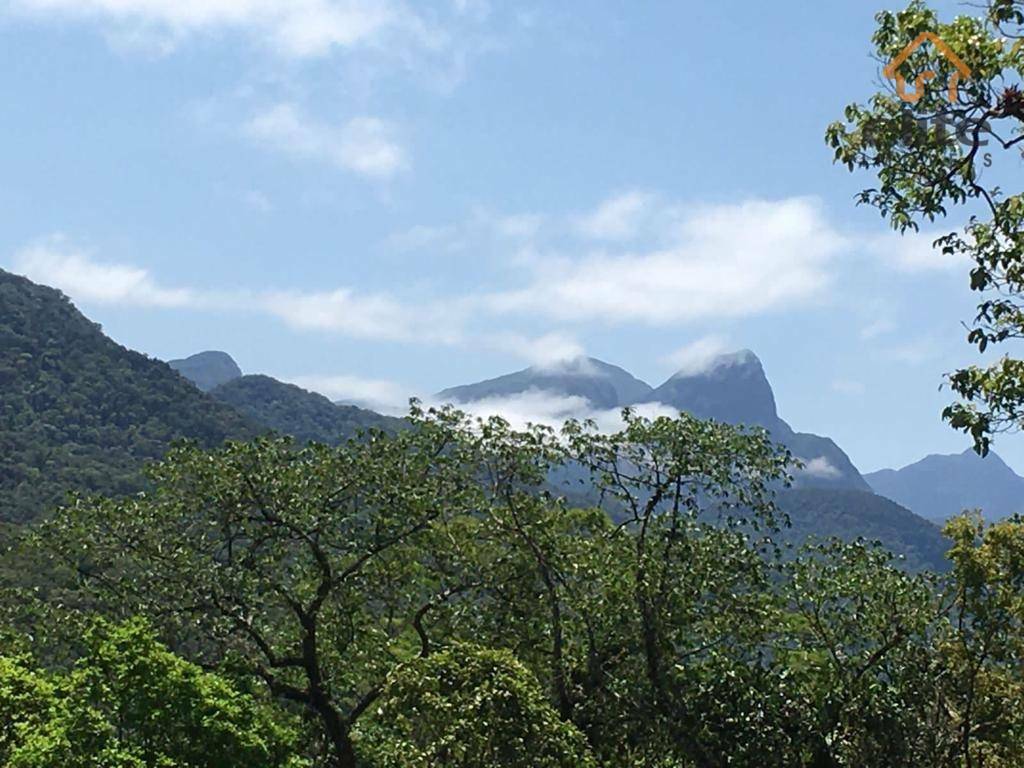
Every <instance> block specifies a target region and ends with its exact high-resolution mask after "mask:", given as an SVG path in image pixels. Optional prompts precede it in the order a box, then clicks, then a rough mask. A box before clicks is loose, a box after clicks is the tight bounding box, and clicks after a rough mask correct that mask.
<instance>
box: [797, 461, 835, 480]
mask: <svg viewBox="0 0 1024 768" xmlns="http://www.w3.org/2000/svg"><path fill="white" fill-rule="evenodd" d="M800 460H801V461H802V462H803V463H804V466H803V468H802V469H801V470H800V474H802V475H809V476H811V477H817V478H821V479H824V480H828V479H832V478H835V477H840V476H841V475H842V474H843V473H842V472H840V471H839V470H838V469H836V467H835V466H834V465H833V464H832V462H830V461H829V460H828V459H827V458H825V457H824V456H818V457H816V458H813V459H800Z"/></svg>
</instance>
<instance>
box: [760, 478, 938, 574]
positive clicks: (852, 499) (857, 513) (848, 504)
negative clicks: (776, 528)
mask: <svg viewBox="0 0 1024 768" xmlns="http://www.w3.org/2000/svg"><path fill="white" fill-rule="evenodd" d="M778 505H779V507H780V509H782V510H783V511H785V512H786V513H787V514H788V515H789V518H790V521H791V523H792V528H791V529H789V530H788V531H787V532H786V535H785V538H786V539H788V540H790V541H793V542H795V543H799V542H802V541H804V540H806V539H807V537H808V536H814V537H817V538H819V539H820V538H824V537H828V536H836V537H839V538H841V539H844V540H847V541H852V540H854V539H857V538H864V539H867V540H869V541H876V540H877V541H880V542H881V543H882V544H883V545H884V546H885V548H886V549H888V550H889V551H890V552H892V553H894V554H897V555H903V556H904V557H906V559H907V565H908V566H909V567H910V568H912V569H922V568H927V569H930V570H934V571H944V570H946V568H947V567H948V564H947V562H946V558H945V553H946V550H948V549H949V543H948V542H947V541H946V539H945V538H943V536H942V533H941V531H940V530H939V528H938V526H936V525H935V524H933V523H930V522H928V521H927V520H925V519H923V518H921V517H919V516H918V515H915V514H914V513H913V512H911V511H910V510H908V509H904V508H903V507H901V506H900V505H898V504H896V503H895V502H893V501H890V500H889V499H885V498H882V497H881V496H877V495H875V494H872V493H869V492H867V491H857V490H849V489H839V488H828V489H826V488H796V489H791V490H788V491H783V492H782V493H780V494H779V496H778Z"/></svg>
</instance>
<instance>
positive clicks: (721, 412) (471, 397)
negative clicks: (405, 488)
mask: <svg viewBox="0 0 1024 768" xmlns="http://www.w3.org/2000/svg"><path fill="white" fill-rule="evenodd" d="M531 391H540V392H550V393H552V394H554V395H558V396H561V397H581V398H585V399H586V400H588V401H589V402H590V404H591V405H592V406H593V407H594V408H596V409H602V410H607V409H612V408H619V407H623V406H627V405H640V404H648V403H661V404H664V405H668V406H670V407H672V408H675V409H677V410H679V411H684V412H686V413H690V414H692V415H694V416H697V417H698V418H703V419H717V420H719V421H724V422H728V423H730V424H747V425H750V426H761V427H765V428H766V429H767V430H768V431H769V432H770V433H771V435H772V437H773V438H774V439H775V440H777V441H778V442H780V443H782V444H783V445H785V446H787V447H788V448H789V449H790V451H792V453H793V455H794V456H796V457H797V458H799V459H801V460H802V461H803V463H804V465H805V467H804V469H803V470H801V471H799V472H798V473H797V477H796V482H797V485H799V486H806V487H826V488H850V489H854V490H860V491H870V490H871V488H870V486H869V485H868V484H867V482H865V480H864V478H862V477H861V475H860V472H858V471H857V468H856V467H855V466H854V465H853V462H851V461H850V458H849V457H848V456H847V455H846V453H845V452H843V450H842V449H841V448H839V446H837V445H836V444H835V443H834V442H833V441H832V440H830V439H829V438H827V437H821V436H819V435H813V434H809V433H803V432H796V431H794V430H793V429H792V427H790V426H789V424H787V423H786V422H785V421H783V420H782V419H781V418H779V415H778V413H777V411H776V405H775V394H774V392H773V391H772V387H771V384H770V383H769V382H768V378H767V376H766V375H765V372H764V367H763V366H762V364H761V361H760V360H759V359H758V357H757V355H755V354H754V353H753V352H751V351H750V350H749V349H744V350H740V351H739V352H734V353H731V354H727V355H719V356H717V357H715V358H713V359H711V360H709V361H707V362H706V364H704V365H702V366H701V367H700V370H698V371H689V372H685V371H681V372H679V373H676V374H675V375H673V376H672V377H671V378H669V379H668V381H666V382H665V383H664V384H662V385H661V386H659V387H657V388H653V387H651V386H650V385H648V384H647V383H646V382H644V381H641V380H640V379H638V378H636V377H635V376H633V375H632V374H631V373H629V372H628V371H626V370H624V369H622V368H620V367H618V366H615V365H611V364H609V363H606V362H603V361H601V360H597V359H595V358H592V357H591V358H580V359H578V360H575V361H571V362H567V363H563V364H561V365H558V366H552V367H547V368H543V367H533V368H526V369H524V370H522V371H516V372H515V373H510V374H507V375H505V376H499V377H497V378H494V379H488V380H486V381H481V382H478V383H476V384H467V385H464V386H459V387H452V388H450V389H446V390H444V391H442V392H440V393H438V395H437V397H438V398H439V399H440V400H442V401H445V402H454V403H456V404H459V403H462V404H467V403H472V402H478V401H481V400H488V399H492V398H501V397H511V396H515V395H519V394H525V393H528V392H531Z"/></svg>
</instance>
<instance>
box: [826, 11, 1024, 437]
mask: <svg viewBox="0 0 1024 768" xmlns="http://www.w3.org/2000/svg"><path fill="white" fill-rule="evenodd" d="M877 21H878V29H877V31H876V32H875V34H874V37H873V43H874V46H875V54H876V56H877V57H878V59H879V61H881V62H883V63H885V64H888V63H889V62H892V61H894V60H895V59H896V57H897V56H899V55H900V53H901V51H903V50H904V48H905V47H906V46H908V45H910V44H911V43H913V42H914V41H915V40H917V39H918V37H919V35H921V34H922V33H931V34H933V35H937V36H938V37H939V38H940V39H941V40H942V41H943V42H944V43H945V44H946V45H947V46H948V47H949V49H951V50H952V51H953V52H954V54H955V55H956V56H958V57H959V58H960V60H961V61H962V62H963V64H964V65H966V66H967V67H968V68H969V69H970V75H969V76H968V77H960V79H959V83H958V89H957V93H956V99H955V100H950V94H949V93H948V87H947V85H948V83H949V82H950V78H951V77H953V76H954V74H955V73H956V65H955V63H954V62H953V61H951V60H950V59H949V58H947V57H944V56H943V55H941V54H940V53H939V52H937V51H936V50H934V49H933V48H931V47H930V46H928V45H925V46H923V47H921V48H919V49H917V50H916V51H915V52H914V53H913V54H912V55H911V56H910V57H909V58H908V59H907V60H906V61H905V62H904V63H903V64H902V65H901V66H900V68H899V72H900V74H901V75H902V76H903V77H904V78H905V80H906V82H907V83H908V84H909V83H915V82H918V87H919V88H921V87H923V93H920V94H918V95H919V96H920V98H918V99H917V100H916V101H913V102H909V101H906V100H904V99H902V98H900V96H899V95H898V94H897V93H896V92H894V90H893V89H891V88H890V89H887V90H882V91H880V92H878V93H876V94H875V95H874V96H872V97H871V99H870V100H869V101H868V102H867V104H863V105H862V104H851V105H850V106H848V107H847V108H846V111H845V115H844V119H843V120H842V121H839V122H836V123H833V124H832V125H831V126H829V128H828V131H827V134H826V140H827V142H828V144H829V145H830V146H831V147H832V148H833V149H834V151H835V159H836V161H837V162H839V163H842V164H843V165H845V166H846V167H847V168H849V169H850V170H851V171H852V170H857V169H863V170H868V171H870V172H872V173H874V174H875V175H877V178H878V185H877V186H876V187H872V188H868V189H865V190H864V191H863V192H862V193H861V194H860V196H859V202H861V203H864V204H868V205H871V206H874V207H876V208H877V209H878V210H879V211H880V213H881V214H882V215H883V216H884V217H885V218H887V219H888V221H889V223H890V224H891V225H892V226H893V227H894V228H895V229H897V230H899V231H900V232H905V231H907V230H917V229H918V228H919V226H920V224H921V223H922V222H923V221H934V220H936V219H941V218H944V217H946V216H947V215H948V214H952V212H953V210H954V209H958V210H960V211H961V212H962V215H963V217H964V218H966V219H968V223H967V225H966V226H965V227H964V229H963V230H962V231H959V232H952V233H950V234H948V235H946V236H944V237H942V238H940V239H939V240H938V241H937V242H936V247H938V248H941V249H942V251H943V252H944V253H946V254H955V255H961V256H964V257H965V258H966V259H967V260H969V261H971V262H973V265H974V266H973V269H972V270H971V288H972V289H973V290H975V291H978V292H979V293H980V294H981V301H980V303H979V306H978V314H977V317H976V318H975V322H974V326H973V327H972V328H971V330H970V333H969V335H968V340H969V342H970V343H972V344H974V345H976V346H977V348H978V349H979V350H980V351H982V352H984V351H985V350H986V349H987V348H988V347H989V346H991V345H994V344H999V343H1001V342H1005V341H1007V340H1012V339H1019V338H1021V337H1022V336H1024V299H1022V296H1024V228H1022V224H1024V192H1022V191H1020V190H1013V189H1011V190H1004V189H1003V188H1001V186H1000V184H999V179H1000V178H1001V175H1002V176H1003V177H1005V178H1009V179H1012V178H1013V176H1012V175H1008V174H1006V169H1009V170H1010V172H1011V173H1013V172H1014V170H1015V169H1016V168H1017V164H1018V163H1019V160H1020V152H1021V151H1022V150H1024V131H1022V129H1024V92H1022V91H1021V89H1020V86H1019V80H1020V77H1021V75H1022V74H1024V45H1021V44H1020V39H1021V35H1022V32H1024V3H1022V2H1021V0H990V2H989V4H988V6H987V13H986V14H985V15H984V16H982V17H977V18H976V17H970V16H960V17H957V18H956V19H954V20H953V21H951V22H949V23H942V22H940V21H939V19H938V16H937V14H936V13H935V11H933V10H932V9H930V8H929V7H928V6H927V5H926V4H925V3H923V2H920V0H914V2H912V3H910V5H909V6H908V7H907V8H906V9H905V10H903V11H899V12H889V11H885V12H882V13H879V14H878V16H877ZM928 72H932V73H934V75H935V76H934V78H933V79H931V80H927V79H925V80H921V78H927V77H928V75H927V74H926V73H928ZM911 87H912V86H911ZM990 166H991V167H990ZM949 382H950V384H951V386H952V389H953V390H954V391H955V392H956V393H958V394H959V395H960V396H961V398H962V399H961V401H960V402H957V403H954V404H952V405H950V406H949V407H948V408H946V410H945V411H944V414H943V415H944V417H945V418H946V419H947V420H948V421H949V422H950V424H951V425H953V426H954V427H955V428H957V429H961V430H964V431H965V432H968V433H969V434H970V435H972V437H973V438H974V441H975V447H976V449H977V450H978V451H979V452H981V453H982V454H984V453H985V452H987V451H988V448H989V444H990V442H991V439H992V436H993V435H994V434H995V433H998V432H1000V431H1007V430H1017V429H1020V428H1021V426H1024V362H1022V361H1021V360H1018V359H1014V358H1012V357H1009V356H1004V357H1003V358H1002V359H1000V360H999V361H997V362H995V363H993V364H991V365H989V366H987V367H986V366H970V367H967V368H964V369H962V370H959V371H956V372H955V373H953V374H951V375H950V377H949Z"/></svg>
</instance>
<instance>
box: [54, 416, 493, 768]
mask: <svg viewBox="0 0 1024 768" xmlns="http://www.w3.org/2000/svg"><path fill="white" fill-rule="evenodd" d="M420 415H421V416H422V414H420ZM475 439H476V438H475V437H474V436H473V435H472V434H470V433H469V432H468V430H466V429H465V425H464V424H463V423H462V417H461V416H457V415H455V414H452V413H448V412H445V413H441V414H437V415H436V418H420V420H419V422H418V429H416V430H410V431H404V432H401V433H399V434H398V435H395V436H386V435H384V434H382V433H374V434H372V435H370V436H368V438H367V439H360V440H352V441H350V442H348V443H346V444H345V445H343V446H342V447H340V448H338V449H333V448H329V447H327V446H322V445H311V446H309V447H307V448H305V449H303V450H297V449H296V448H295V447H294V446H293V444H292V443H291V442H290V441H289V440H286V439H281V440H277V439H260V440H256V441H253V442H251V443H246V444H232V445H229V446H227V447H226V448H224V449H222V450H220V451H217V452H213V453H206V452H204V451H202V450H200V449H198V448H196V447H193V446H187V445H186V446H181V447H179V448H178V449H176V450H175V451H172V452H171V453H170V454H169V456H168V458H167V459H166V460H165V461H164V462H162V463H161V464H158V465H156V466H154V467H153V468H152V470H151V473H150V474H151V479H152V482H153V484H154V486H155V489H156V490H155V492H154V493H152V494H143V495H139V496H137V497H134V498H131V499H127V500H107V499H91V500H86V499H79V500H78V501H77V503H75V504H74V505H72V506H70V507H68V508H66V509H63V510H61V511H60V512H59V513H58V514H57V515H55V517H54V519H53V520H52V521H50V522H49V523H48V524H47V525H46V526H45V527H44V529H43V531H42V536H43V539H42V544H43V547H44V549H45V550H47V551H50V552H52V553H54V554H59V555H60V556H61V557H63V559H64V560H65V561H66V562H68V563H70V564H72V565H73V566H74V567H77V568H78V569H79V570H80V571H81V573H82V574H83V576H85V577H86V583H87V585H88V586H89V587H90V588H93V589H94V590H95V599H96V600H97V601H99V603H100V604H105V605H106V606H107V610H108V611H110V612H114V613H115V614H116V613H125V612H127V613H128V614H135V613H138V614H140V615H145V616H148V617H150V618H151V619H152V620H153V621H154V622H158V623H159V625H160V626H161V627H162V629H163V631H164V632H165V633H167V635H168V636H169V637H171V638H173V639H175V642H176V643H178V644H180V645H181V646H182V647H186V648H189V649H190V650H191V651H192V652H193V653H198V654H200V655H201V656H202V657H203V658H204V659H205V660H206V661H207V662H211V663H217V662H218V661H221V660H223V659H225V658H229V657H230V658H231V660H232V661H233V662H234V663H236V664H241V665H242V666H243V667H244V669H245V670H246V671H247V672H248V673H250V674H252V675H254V676H257V677H259V678H260V679H262V680H263V681H264V682H265V684H266V685H267V686H268V687H269V689H270V691H271V692H272V693H273V694H274V695H275V696H276V697H278V698H280V699H282V700H285V701H288V702H292V703H294V704H299V705H302V706H304V707H306V708H308V709H309V710H310V711H311V712H312V713H313V714H314V715H315V716H316V717H317V718H319V721H320V724H321V728H322V733H323V734H324V739H325V742H326V744H327V745H328V746H329V750H330V751H331V753H332V754H333V760H334V762H335V763H336V764H337V765H339V766H343V767H344V768H350V767H351V766H354V765H355V753H354V750H353V747H352V742H351V738H350V732H351V727H352V724H353V723H354V722H355V721H356V720H357V719H358V717H359V716H360V715H361V714H362V713H363V712H364V711H365V709H366V708H367V707H368V706H369V705H370V704H371V703H372V701H373V700H374V699H375V698H376V696H377V695H378V693H379V684H380V683H381V682H382V681H383V679H384V677H385V676H386V674H387V673H388V672H389V671H390V669H391V668H393V666H394V665H395V664H396V663H397V661H398V660H400V659H401V658H402V654H401V652H400V649H399V648H398V646H399V645H400V641H401V639H402V637H403V636H407V635H411V634H412V632H413V630H412V625H411V622H412V619H413V618H414V616H415V615H416V611H417V610H418V608H419V607H420V605H421V603H424V602H429V599H430V596H429V595H428V594H424V592H425V591H428V590H430V589H432V585H431V584H430V583H429V579H426V578H421V577H420V573H421V571H422V570H423V562H424V560H425V559H426V558H428V557H429V551H428V550H429V546H430V544H431V543H432V542H435V541H438V540H440V539H439V537H437V536H433V535H432V533H431V531H432V529H433V528H436V527H440V526H444V525H445V524H446V523H447V521H449V520H450V519H452V518H453V517H455V516H458V515H460V514H468V513H470V512H471V511H472V510H474V509H478V508H479V506H480V505H479V499H478V496H479V494H478V493H476V489H477V487H478V486H477V484H476V482H475V477H474V474H473V471H472V465H470V464H469V463H468V458H467V457H468V456H469V455H470V453H471V451H472V449H473V447H474V441H475Z"/></svg>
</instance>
